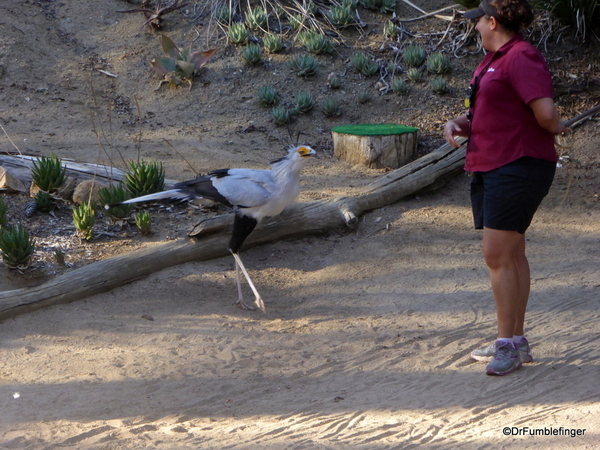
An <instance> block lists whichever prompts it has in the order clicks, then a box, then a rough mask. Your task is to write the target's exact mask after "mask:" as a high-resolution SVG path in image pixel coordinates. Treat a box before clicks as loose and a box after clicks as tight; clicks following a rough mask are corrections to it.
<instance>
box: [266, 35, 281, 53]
mask: <svg viewBox="0 0 600 450" xmlns="http://www.w3.org/2000/svg"><path fill="white" fill-rule="evenodd" d="M263 45H264V47H265V50H266V51H267V53H279V52H280V51H282V50H283V40H282V39H281V37H280V36H277V35H276V34H267V35H266V36H265V37H264V38H263Z"/></svg>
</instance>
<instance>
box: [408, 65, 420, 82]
mask: <svg viewBox="0 0 600 450" xmlns="http://www.w3.org/2000/svg"><path fill="white" fill-rule="evenodd" d="M406 76H408V79H409V80H410V81H413V82H415V83H417V82H419V81H421V71H420V70H419V69H418V68H416V67H411V68H410V69H408V70H407V71H406Z"/></svg>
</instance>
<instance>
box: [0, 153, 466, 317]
mask: <svg viewBox="0 0 600 450" xmlns="http://www.w3.org/2000/svg"><path fill="white" fill-rule="evenodd" d="M464 156H465V150H464V148H463V147H461V148H459V149H455V148H452V147H450V146H449V145H444V146H443V147H441V148H440V149H438V150H437V151H435V152H432V153H430V154H428V155H426V156H424V157H422V158H420V159H418V160H417V161H414V162H412V163H410V164H407V165H406V166H404V167H402V168H400V169H397V170H395V171H393V172H389V173H388V174H386V175H385V176H383V177H381V178H379V179H377V180H376V181H374V182H372V183H370V184H369V185H367V186H366V187H365V188H363V190H362V191H361V192H360V194H359V195H358V196H356V197H353V198H349V197H343V198H339V199H335V200H326V201H320V202H312V203H296V204H293V205H290V206H289V207H288V208H286V209H285V211H284V212H283V213H282V214H281V215H279V216H277V217H274V218H271V219H267V220H265V221H264V222H262V223H261V224H260V225H259V226H258V227H257V228H256V230H255V231H254V232H253V233H252V234H251V235H250V237H249V238H248V239H247V240H246V242H245V243H244V248H249V247H253V246H256V245H260V244H265V243H267V242H272V241H275V240H279V239H282V238H293V237H297V236H306V235H307V234H319V233H323V231H325V230H328V229H333V228H338V227H343V226H353V225H354V224H355V223H356V222H357V221H358V217H359V216H360V215H361V214H362V213H364V212H365V211H369V210H372V209H376V208H381V207H383V206H386V205H389V204H392V203H395V202H397V201H398V200H400V199H402V198H404V197H406V196H407V195H410V194H413V193H415V192H418V191H420V190H422V189H424V188H427V187H428V186H431V185H432V184H434V183H435V182H436V181H437V180H439V179H440V178H442V177H444V176H446V175H448V174H450V173H453V172H455V171H457V170H459V169H460V168H461V167H462V165H463V160H464ZM232 223H233V218H232V215H231V214H229V215H225V216H218V217H215V218H210V219H206V220H202V221H201V222H200V223H199V224H197V225H196V226H195V227H194V229H193V230H192V231H191V232H190V236H193V237H195V239H193V240H192V239H179V240H176V241H171V242H167V243H163V244H158V245H154V246H151V247H147V248H144V249H141V250H136V251H133V252H131V253H128V254H125V255H119V256H115V257H113V258H109V259H106V260H104V261H99V262H96V263H93V264H90V265H88V266H85V267H83V268H81V269H77V270H73V271H72V272H69V273H66V274H64V275H61V276H59V277H57V278H55V279H54V280H52V281H49V282H47V283H44V284H42V285H40V286H36V287H33V288H24V289H17V290H13V291H6V292H2V293H0V320H3V319H6V318H9V317H14V316H16V315H19V314H23V313H26V312H31V311H34V310H37V309H40V308H44V307H47V306H51V305H56V304H61V303H68V302H72V301H75V300H80V299H83V298H86V297H89V296H91V295H95V294H99V293H101V292H106V291H109V290H111V289H113V288H115V287H118V286H121V285H123V284H126V283H129V282H132V281H134V280H136V279H139V278H141V277H144V276H147V275H149V274H151V273H153V272H156V271H158V270H162V269H165V268H167V267H171V266H175V265H179V264H183V263H186V262H190V261H204V260H208V259H212V258H216V257H220V256H224V255H226V254H227V250H226V246H227V242H228V240H229V235H230V232H231V225H232Z"/></svg>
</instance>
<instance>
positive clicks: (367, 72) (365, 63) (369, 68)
mask: <svg viewBox="0 0 600 450" xmlns="http://www.w3.org/2000/svg"><path fill="white" fill-rule="evenodd" d="M350 64H351V66H352V70H354V71H355V72H356V73H360V74H362V75H364V76H367V77H368V76H371V75H374V74H375V73H377V72H378V71H379V64H377V63H376V62H375V61H373V60H372V59H369V57H368V56H367V55H365V54H364V53H355V54H354V55H352V58H351V59H350Z"/></svg>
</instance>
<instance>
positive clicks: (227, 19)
mask: <svg viewBox="0 0 600 450" xmlns="http://www.w3.org/2000/svg"><path fill="white" fill-rule="evenodd" d="M214 18H215V19H216V20H217V21H218V22H219V23H222V24H223V25H229V24H230V23H231V20H232V19H233V11H232V9H231V8H230V7H229V5H227V4H225V3H224V4H221V5H220V6H218V7H217V9H216V10H215V12H214Z"/></svg>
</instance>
